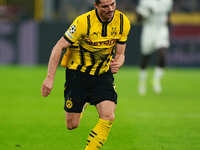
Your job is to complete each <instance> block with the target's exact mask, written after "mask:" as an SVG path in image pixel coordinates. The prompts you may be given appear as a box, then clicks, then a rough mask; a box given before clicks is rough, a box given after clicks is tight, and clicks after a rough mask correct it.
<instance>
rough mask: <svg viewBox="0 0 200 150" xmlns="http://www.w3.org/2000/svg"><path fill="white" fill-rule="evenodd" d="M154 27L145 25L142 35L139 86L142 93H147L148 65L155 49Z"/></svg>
mask: <svg viewBox="0 0 200 150" xmlns="http://www.w3.org/2000/svg"><path fill="white" fill-rule="evenodd" d="M151 31H152V29H151V28H149V27H144V28H143V30H142V35H141V58H140V59H141V60H140V71H139V86H138V92H139V94H140V95H145V94H146V82H147V76H148V73H147V67H148V63H149V59H150V56H151V54H152V52H153V50H154V40H155V39H154V36H153V35H152V32H151Z"/></svg>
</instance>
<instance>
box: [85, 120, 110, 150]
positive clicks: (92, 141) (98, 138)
mask: <svg viewBox="0 0 200 150" xmlns="http://www.w3.org/2000/svg"><path fill="white" fill-rule="evenodd" d="M111 127H112V121H109V120H103V119H101V118H100V119H99V121H98V123H97V124H96V126H95V127H94V129H92V130H91V132H90V134H89V136H88V140H87V142H88V143H87V146H86V147H85V150H99V149H100V148H101V147H102V146H103V144H104V143H105V141H106V139H107V137H108V134H109V132H110V129H111Z"/></svg>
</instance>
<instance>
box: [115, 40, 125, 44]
mask: <svg viewBox="0 0 200 150" xmlns="http://www.w3.org/2000/svg"><path fill="white" fill-rule="evenodd" d="M117 43H118V44H126V41H117Z"/></svg>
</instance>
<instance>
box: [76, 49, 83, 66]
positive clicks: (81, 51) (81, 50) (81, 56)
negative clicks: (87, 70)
mask: <svg viewBox="0 0 200 150" xmlns="http://www.w3.org/2000/svg"><path fill="white" fill-rule="evenodd" d="M83 51H84V49H83V48H82V47H81V48H80V59H81V60H80V61H81V64H80V65H79V66H78V67H77V70H81V68H82V67H83V66H84V65H85V60H84V52H83Z"/></svg>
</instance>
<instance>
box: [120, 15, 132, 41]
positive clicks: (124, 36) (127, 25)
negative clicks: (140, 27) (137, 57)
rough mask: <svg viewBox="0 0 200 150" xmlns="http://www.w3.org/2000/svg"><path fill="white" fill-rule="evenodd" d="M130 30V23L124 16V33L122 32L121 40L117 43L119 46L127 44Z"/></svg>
mask: <svg viewBox="0 0 200 150" xmlns="http://www.w3.org/2000/svg"><path fill="white" fill-rule="evenodd" d="M130 28H131V25H130V21H129V20H128V18H127V17H126V16H125V15H124V23H123V32H122V36H121V38H120V39H119V41H118V42H117V43H118V44H125V43H126V41H127V38H128V34H129V31H130Z"/></svg>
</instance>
